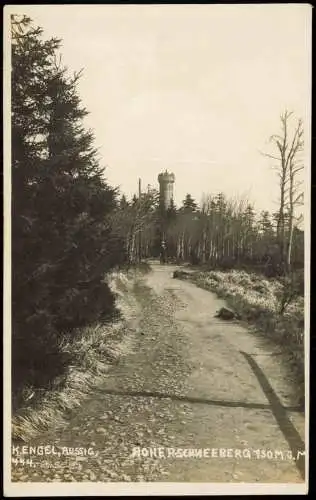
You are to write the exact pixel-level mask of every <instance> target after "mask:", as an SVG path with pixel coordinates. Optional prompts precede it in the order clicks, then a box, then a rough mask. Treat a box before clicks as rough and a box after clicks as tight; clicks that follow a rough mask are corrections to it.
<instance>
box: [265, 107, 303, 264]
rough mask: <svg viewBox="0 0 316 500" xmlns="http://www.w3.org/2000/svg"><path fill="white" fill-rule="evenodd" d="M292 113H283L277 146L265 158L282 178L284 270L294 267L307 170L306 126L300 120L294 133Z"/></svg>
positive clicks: (274, 140)
mask: <svg viewBox="0 0 316 500" xmlns="http://www.w3.org/2000/svg"><path fill="white" fill-rule="evenodd" d="M292 115H293V112H289V111H285V112H284V113H282V114H281V116H280V120H281V133H280V134H274V135H272V136H271V137H270V142H271V143H273V145H274V146H275V147H276V150H277V152H276V153H275V154H270V153H263V155H264V156H266V157H268V158H270V159H273V160H276V161H277V164H276V165H275V168H276V170H277V173H278V177H279V186H280V205H279V209H278V213H277V239H278V245H279V249H280V260H281V265H282V267H283V268H284V270H286V271H288V272H289V270H290V267H291V254H292V244H293V230H294V226H295V221H296V213H295V212H296V210H295V209H296V207H297V206H298V205H299V204H301V203H302V200H303V194H302V192H300V191H299V188H300V186H301V184H302V182H300V181H299V172H300V171H301V170H302V169H303V168H304V166H303V165H302V163H301V162H300V152H301V151H302V150H303V146H304V141H303V133H304V131H303V123H302V120H300V119H299V120H298V121H297V123H296V125H295V127H294V131H293V133H292V134H291V132H290V128H291V123H290V118H291V117H292Z"/></svg>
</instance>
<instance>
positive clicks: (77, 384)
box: [12, 264, 150, 442]
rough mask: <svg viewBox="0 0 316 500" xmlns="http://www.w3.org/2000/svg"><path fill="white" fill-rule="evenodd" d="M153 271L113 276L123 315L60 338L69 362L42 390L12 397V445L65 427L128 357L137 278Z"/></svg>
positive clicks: (29, 388)
mask: <svg viewBox="0 0 316 500" xmlns="http://www.w3.org/2000/svg"><path fill="white" fill-rule="evenodd" d="M149 270H150V266H149V265H148V264H147V265H143V266H134V267H133V269H130V270H129V271H128V272H122V271H115V272H112V273H111V275H110V276H109V277H108V283H109V286H110V288H111V291H112V292H113V293H114V295H115V297H116V306H117V309H118V311H119V315H118V316H117V317H116V319H114V318H112V319H111V320H109V321H108V323H102V324H100V323H99V324H95V325H91V326H89V327H86V328H82V329H79V331H77V332H76V334H75V335H73V334H72V335H71V336H70V335H66V334H65V335H64V336H63V337H62V340H61V341H60V343H59V345H58V350H59V353H61V355H65V360H66V361H65V363H66V366H64V367H63V368H64V369H63V370H62V373H61V374H60V375H57V376H56V377H55V378H54V379H53V380H52V381H51V383H50V384H49V385H48V386H47V387H45V388H44V389H43V388H37V387H33V386H31V385H29V386H26V387H24V388H23V390H22V391H21V392H20V393H19V394H17V395H15V397H14V401H13V404H12V407H13V415H12V439H13V440H14V441H20V440H21V441H24V442H25V441H28V440H30V439H32V438H34V437H35V436H37V435H38V434H39V433H40V432H43V431H45V430H47V429H49V428H50V427H51V426H54V427H58V426H60V425H62V424H63V423H64V421H65V417H66V415H67V412H69V411H72V410H73V409H75V408H77V407H79V406H80V405H81V404H82V401H83V400H84V399H85V398H86V397H87V396H88V395H89V393H90V391H91V389H92V388H93V387H95V386H96V385H98V384H99V383H101V382H102V380H103V378H104V374H105V373H106V372H107V371H108V370H109V368H110V367H111V366H112V365H113V363H115V362H116V361H117V360H118V359H119V357H120V356H121V355H122V354H123V353H124V349H125V348H126V344H125V343H124V339H125V338H126V337H128V334H129V333H131V331H130V329H131V325H133V320H135V321H136V318H137V317H138V316H139V304H138V301H137V298H136V294H135V293H134V290H135V287H137V282H138V278H139V277H141V276H142V275H143V274H144V273H146V272H149ZM134 325H135V323H134ZM132 328H133V327H132Z"/></svg>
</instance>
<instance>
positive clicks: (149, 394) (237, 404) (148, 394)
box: [98, 388, 304, 413]
mask: <svg viewBox="0 0 316 500" xmlns="http://www.w3.org/2000/svg"><path fill="white" fill-rule="evenodd" d="M98 392H102V394H110V395H113V396H131V397H136V398H137V397H142V398H157V399H171V400H172V401H183V402H185V403H193V404H203V405H210V406H221V407H226V408H249V409H255V410H270V411H271V406H270V405H269V404H264V403H248V402H247V401H224V400H217V399H206V398H195V397H193V396H179V395H176V394H167V393H163V392H156V391H130V390H126V391H122V390H119V389H101V388H99V389H98ZM282 409H283V410H284V411H289V412H297V413H304V409H303V408H302V407H300V406H282Z"/></svg>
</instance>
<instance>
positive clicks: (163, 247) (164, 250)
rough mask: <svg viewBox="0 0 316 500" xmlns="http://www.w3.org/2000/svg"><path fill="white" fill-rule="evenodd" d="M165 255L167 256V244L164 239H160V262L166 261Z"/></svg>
mask: <svg viewBox="0 0 316 500" xmlns="http://www.w3.org/2000/svg"><path fill="white" fill-rule="evenodd" d="M166 256H167V245H166V242H165V241H162V243H161V251H160V264H165V263H166Z"/></svg>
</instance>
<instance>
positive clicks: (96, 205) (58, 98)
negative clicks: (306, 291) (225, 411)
mask: <svg viewBox="0 0 316 500" xmlns="http://www.w3.org/2000/svg"><path fill="white" fill-rule="evenodd" d="M60 44H61V41H60V40H57V39H55V38H52V39H49V40H45V39H44V38H43V32H42V30H41V29H40V28H38V27H34V26H33V24H32V21H31V20H30V19H29V18H28V17H26V16H24V17H23V16H22V17H20V16H12V72H11V86H12V89H11V90H12V123H11V127H12V263H13V265H12V311H13V315H12V356H13V359H12V367H13V373H12V375H13V379H12V380H13V391H14V392H16V391H19V389H20V388H21V387H23V386H24V385H25V384H26V383H27V384H30V385H32V386H35V387H36V386H45V384H46V385H47V384H49V382H50V380H51V378H52V377H53V376H54V374H58V373H60V371H61V370H62V367H63V366H65V360H64V359H61V358H62V357H61V354H60V349H59V345H60V342H61V340H62V339H63V338H64V336H65V335H75V333H76V332H77V329H78V328H81V327H84V326H86V325H90V324H92V323H95V322H102V321H107V320H108V318H110V317H113V315H115V313H116V309H115V298H114V296H113V294H112V292H111V290H110V288H109V286H108V284H107V282H106V279H105V278H106V275H107V273H108V272H109V271H110V270H111V269H113V268H115V267H117V266H126V265H127V266H128V265H134V264H136V263H137V262H139V261H141V260H143V259H148V258H153V257H154V258H158V257H159V255H160V252H161V239H162V235H163V237H164V238H165V240H166V245H167V260H168V261H170V262H177V263H182V262H186V263H188V262H190V263H191V264H199V265H203V266H208V267H209V268H210V269H212V268H219V269H221V268H222V269H223V268H225V269H229V268H236V267H237V268H238V267H246V268H247V267H249V268H252V269H253V268H255V269H257V270H258V272H262V273H265V274H266V275H267V276H284V275H289V274H291V273H293V272H294V271H295V272H296V271H297V270H302V269H303V265H304V233H303V231H302V229H301V224H300V223H301V220H300V217H299V212H300V210H299V205H300V204H301V203H302V197H301V193H300V190H299V182H298V174H299V171H300V170H301V168H302V167H301V165H300V163H299V161H298V155H299V152H300V151H301V150H302V146H303V142H302V134H303V131H302V124H301V122H298V125H297V128H296V129H295V131H294V135H293V136H292V138H291V137H290V133H289V131H288V124H289V120H290V118H291V117H292V116H291V114H290V113H287V112H286V113H284V114H283V115H282V116H281V134H280V135H278V136H272V138H271V142H272V146H275V147H276V150H277V153H273V154H272V153H271V155H270V153H267V156H272V157H273V158H274V159H276V160H277V164H278V166H277V173H278V175H279V181H280V200H281V201H280V207H279V209H278V210H277V211H276V213H273V214H271V213H268V212H266V211H263V212H261V213H259V214H257V213H256V212H255V209H254V207H253V206H252V205H251V204H249V203H248V202H247V201H245V200H239V201H237V200H233V199H228V198H227V197H226V196H225V194H224V193H218V194H217V195H215V196H211V195H207V196H204V199H203V200H194V199H193V198H192V196H191V195H190V194H187V196H186V198H185V200H183V203H182V204H181V206H179V207H176V206H173V205H172V206H171V207H170V208H169V209H168V210H167V211H165V210H164V209H163V208H162V207H161V205H160V202H159V193H158V191H156V190H155V189H152V188H150V187H148V189H147V190H146V191H145V192H143V193H141V195H140V196H137V195H135V196H134V197H133V198H132V199H131V200H128V199H127V198H126V196H125V195H124V194H122V193H120V192H119V191H118V189H116V188H113V187H111V186H110V185H109V183H108V182H107V180H106V178H105V176H104V175H105V174H106V172H104V168H103V166H102V165H101V163H100V160H99V156H98V152H97V150H96V148H95V146H94V136H93V133H92V131H90V130H86V129H85V127H84V125H83V123H84V122H83V120H84V117H85V116H86V114H87V111H86V109H85V108H84V107H83V106H82V104H81V100H80V97H79V94H78V82H79V79H80V74H77V73H75V74H73V75H71V74H70V73H69V71H68V69H67V68H66V67H65V66H64V65H63V63H62V61H61V58H60V56H59V48H60ZM276 155H277V156H276ZM63 356H64V354H63Z"/></svg>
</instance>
